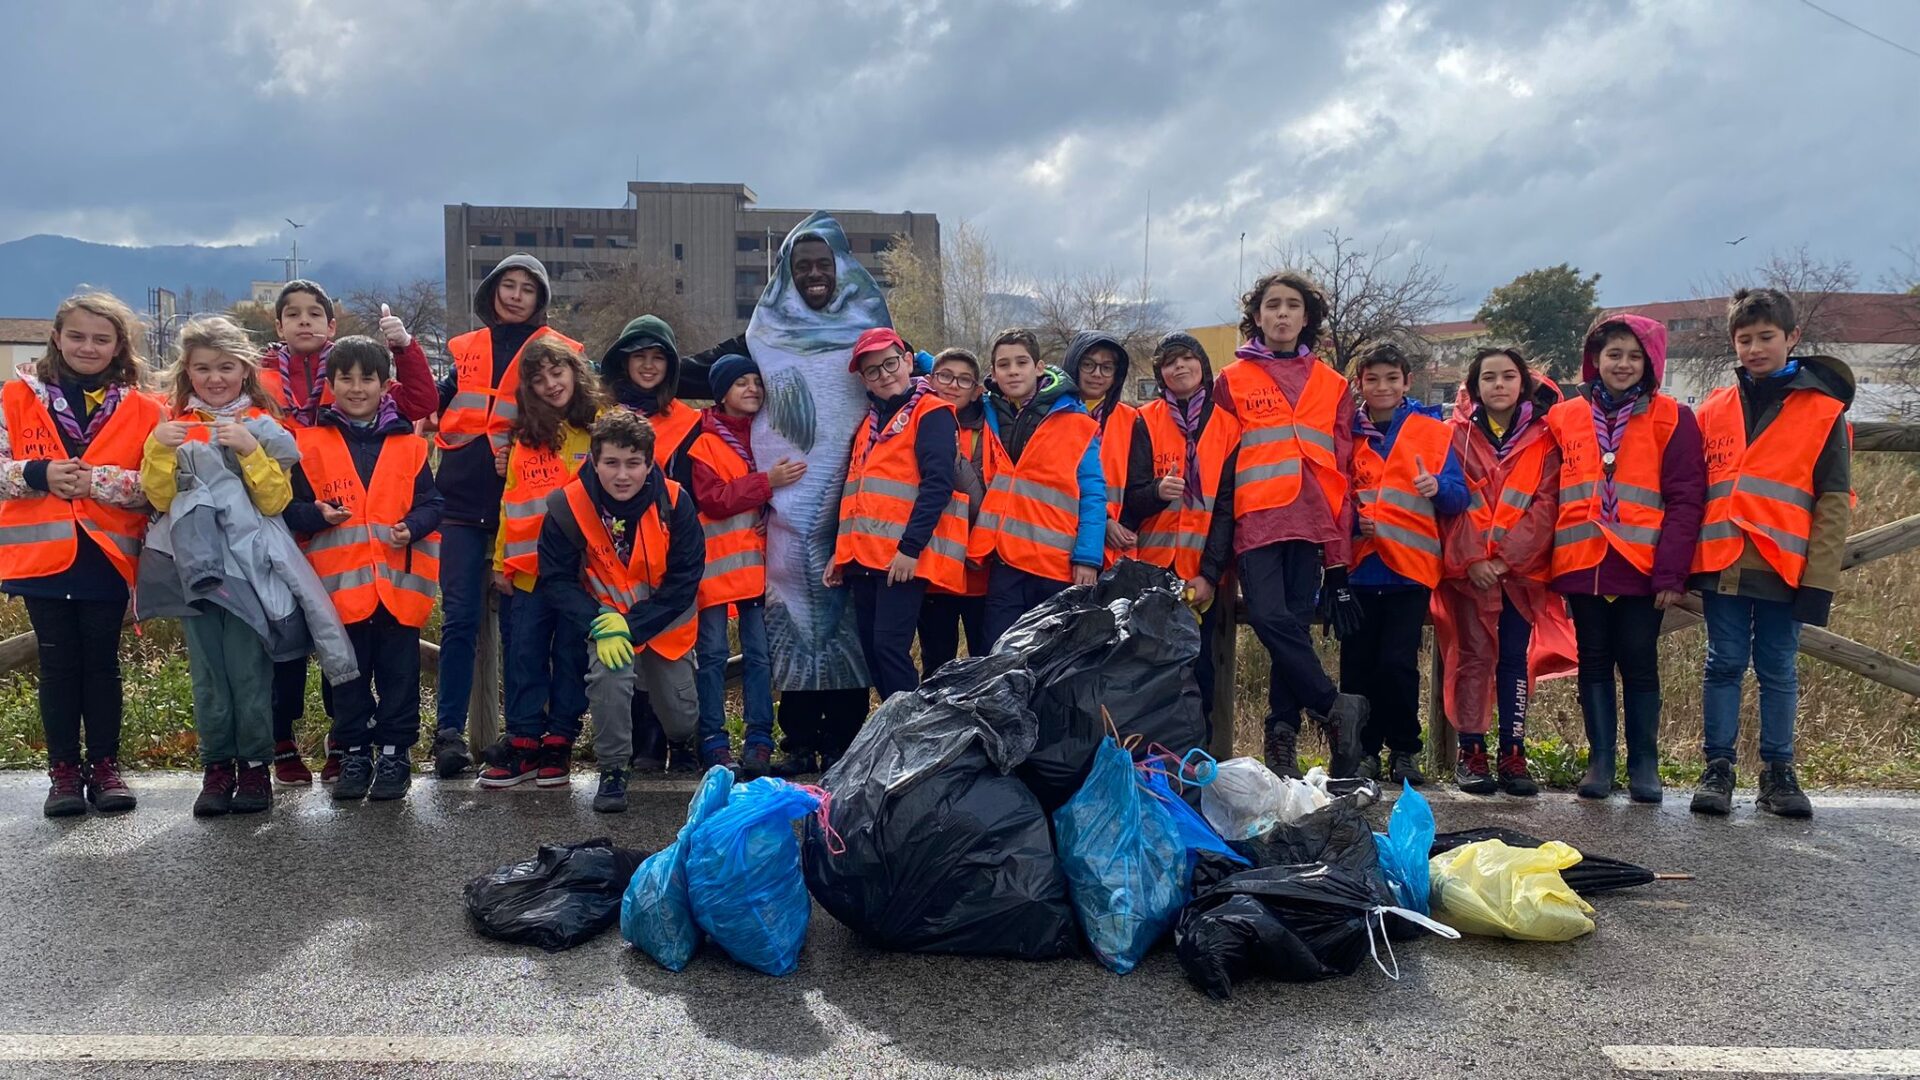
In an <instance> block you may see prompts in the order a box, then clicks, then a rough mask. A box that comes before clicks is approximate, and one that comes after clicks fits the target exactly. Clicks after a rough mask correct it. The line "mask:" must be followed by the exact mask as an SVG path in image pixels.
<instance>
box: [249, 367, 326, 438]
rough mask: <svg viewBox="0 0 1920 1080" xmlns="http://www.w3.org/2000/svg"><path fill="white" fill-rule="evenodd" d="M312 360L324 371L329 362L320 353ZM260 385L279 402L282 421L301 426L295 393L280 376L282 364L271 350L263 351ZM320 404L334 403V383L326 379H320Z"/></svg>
mask: <svg viewBox="0 0 1920 1080" xmlns="http://www.w3.org/2000/svg"><path fill="white" fill-rule="evenodd" d="M270 361H271V362H270ZM312 362H313V363H315V364H317V365H319V367H320V369H321V370H322V371H325V370H326V366H327V362H326V361H325V360H323V359H321V358H320V357H319V356H318V355H315V356H314V357H313V358H312ZM260 386H261V388H262V389H264V390H266V392H267V396H268V397H270V398H272V399H273V400H274V401H275V402H276V403H278V404H279V406H280V413H281V423H283V424H285V425H286V426H287V427H288V428H289V429H291V428H294V427H297V426H300V422H299V421H298V420H296V419H294V409H295V408H296V406H295V405H294V401H293V395H292V393H290V392H289V391H288V390H287V384H286V380H284V379H282V378H281V377H280V365H279V363H278V361H276V360H274V357H273V354H272V353H271V352H268V353H262V354H261V356H260ZM318 404H321V405H331V404H333V384H331V383H329V382H328V381H326V380H325V379H322V380H320V401H319V402H318Z"/></svg>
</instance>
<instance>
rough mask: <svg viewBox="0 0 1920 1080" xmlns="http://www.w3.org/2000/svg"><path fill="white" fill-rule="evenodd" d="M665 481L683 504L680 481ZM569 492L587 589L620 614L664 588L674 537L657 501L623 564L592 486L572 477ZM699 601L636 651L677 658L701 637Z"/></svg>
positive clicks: (674, 500) (673, 499)
mask: <svg viewBox="0 0 1920 1080" xmlns="http://www.w3.org/2000/svg"><path fill="white" fill-rule="evenodd" d="M660 482H661V483H663V484H665V485H666V489H667V501H668V504H669V505H672V506H678V505H679V503H680V500H681V499H682V498H685V497H686V496H684V495H683V494H682V493H681V489H680V485H679V484H676V483H674V482H673V481H672V480H669V479H667V478H666V477H664V476H663V477H661V478H660ZM561 491H563V492H565V498H566V502H567V509H568V510H569V511H570V512H571V513H572V515H573V521H574V525H575V526H576V527H578V528H579V530H580V537H581V539H582V540H583V541H584V542H585V544H586V559H585V560H584V561H585V564H586V565H585V569H584V571H583V573H584V576H585V577H586V585H587V591H588V592H589V593H591V594H593V598H594V599H595V600H598V601H600V603H601V604H603V605H605V606H607V607H609V608H612V609H613V610H615V611H618V612H620V613H621V614H623V615H625V614H631V613H632V611H633V609H634V607H635V606H636V605H638V604H640V603H641V602H643V601H645V600H647V599H648V598H649V597H651V596H652V595H653V591H654V590H655V589H657V588H659V587H660V581H661V579H663V578H664V577H666V573H667V550H668V547H669V546H670V543H671V537H670V536H669V535H668V534H667V527H666V525H665V524H664V523H663V522H661V520H660V507H659V504H658V503H657V502H654V503H649V504H648V506H647V509H646V512H645V513H643V514H641V515H640V525H639V535H638V536H635V537H634V538H633V553H632V555H631V556H629V557H628V559H627V561H626V562H624V563H622V562H621V561H620V558H619V556H618V555H617V554H616V553H615V551H614V546H613V537H612V536H611V535H609V534H608V533H607V526H606V524H605V523H604V522H602V521H601V520H600V511H599V510H598V509H596V508H595V507H594V505H593V496H591V495H588V494H587V487H586V485H585V484H583V483H581V482H580V481H579V480H572V481H569V482H568V483H567V486H566V487H564V488H562V489H561ZM697 605H698V601H696V602H695V603H692V604H688V605H687V609H686V610H685V611H682V612H680V613H679V614H678V615H676V616H674V619H673V621H672V622H671V623H669V624H667V628H666V629H664V630H662V631H660V632H659V633H658V634H656V635H654V637H653V638H652V639H651V640H648V641H636V642H634V643H633V648H634V651H635V652H643V651H647V650H651V651H653V652H654V653H656V654H658V655H659V656H661V657H662V658H664V659H667V660H678V659H680V658H681V657H683V656H685V655H687V652H688V650H690V649H692V648H693V642H694V639H695V638H696V637H698V636H699V624H698V623H697V622H695V621H694V612H695V610H696V609H697Z"/></svg>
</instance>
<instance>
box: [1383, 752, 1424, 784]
mask: <svg viewBox="0 0 1920 1080" xmlns="http://www.w3.org/2000/svg"><path fill="white" fill-rule="evenodd" d="M1419 762H1420V755H1418V754H1413V753H1408V752H1406V751H1401V752H1400V753H1397V754H1394V755H1393V757H1392V758H1391V759H1390V760H1389V761H1388V762H1387V779H1389V780H1392V781H1393V782H1394V783H1396V784H1401V783H1405V784H1412V785H1413V786H1414V787H1426V786H1427V774H1426V773H1423V772H1421V771H1420V764H1419Z"/></svg>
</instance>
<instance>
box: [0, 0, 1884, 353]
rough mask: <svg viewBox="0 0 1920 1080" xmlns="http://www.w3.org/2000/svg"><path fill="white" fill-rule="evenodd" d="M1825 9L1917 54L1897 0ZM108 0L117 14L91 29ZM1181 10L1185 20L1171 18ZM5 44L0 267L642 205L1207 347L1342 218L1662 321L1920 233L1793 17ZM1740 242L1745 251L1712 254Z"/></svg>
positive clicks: (250, 14) (925, 25) (1876, 132)
mask: <svg viewBox="0 0 1920 1080" xmlns="http://www.w3.org/2000/svg"><path fill="white" fill-rule="evenodd" d="M1821 6H1822V7H1825V8H1827V9H1829V10H1830V11H1832V12H1834V13H1836V14H1838V15H1841V16H1843V17H1845V18H1847V19H1850V20H1852V21H1853V22H1856V23H1859V24H1860V25H1862V26H1864V27H1866V28H1868V29H1870V30H1872V31H1874V32H1876V33H1879V34H1882V35H1884V36H1886V37H1888V38H1891V39H1893V40H1894V41H1896V42H1900V43H1902V44H1904V45H1906V46H1909V47H1911V48H1915V49H1920V3H1913V2H1910V0H1822V2H1821ZM116 7H119V8H125V9H127V12H128V13H125V14H121V15H118V16H111V17H110V16H104V15H103V14H101V13H102V12H104V11H107V10H108V9H109V8H116ZM1179 9H1186V13H1185V14H1171V13H1170V12H1173V11H1176V10H1179ZM9 23H10V25H9V32H8V33H7V34H6V35H5V36H4V38H3V39H0V71H4V72H5V74H4V76H0V78H3V79H4V85H5V86H6V88H7V94H6V99H7V102H8V105H9V108H8V110H7V112H8V125H7V126H8V135H7V143H8V147H9V151H10V152H9V154H8V158H9V161H8V168H7V169H6V179H5V181H4V183H0V240H5V239H11V238H14V237H18V236H25V235H29V234H32V233H38V232H55V233H63V234H66V235H71V236H77V237H81V238H83V239H89V240H98V241H106V242H115V243H137V244H152V243H181V242H199V243H218V242H237V241H252V240H260V239H268V238H272V237H274V236H276V235H278V234H279V233H280V232H281V231H282V230H284V229H285V226H284V224H283V223H282V221H281V219H282V218H283V217H286V216H290V217H292V218H294V219H295V220H298V221H304V222H307V223H309V224H310V227H309V228H308V229H306V230H304V231H303V233H302V237H301V243H302V247H303V250H309V251H315V250H319V249H323V250H324V252H325V254H326V255H327V256H328V257H329V258H342V259H346V260H348V261H358V262H363V263H367V264H371V265H378V264H379V263H380V262H381V261H382V260H394V262H395V264H396V265H400V264H410V265H413V266H420V265H423V264H424V265H427V266H437V264H438V261H439V258H440V256H439V250H440V246H441V229H442V218H441V207H442V205H443V204H445V203H450V202H462V201H465V202H472V203H480V204H524V205H562V206H609V207H611V206H618V205H620V202H621V200H622V199H623V197H624V188H623V185H624V183H625V181H626V180H627V179H628V178H630V177H631V176H632V175H633V170H634V162H635V158H636V156H637V157H638V160H639V175H640V177H641V178H644V179H655V180H686V181H744V182H745V183H747V184H749V185H750V186H752V187H753V188H754V189H755V191H757V192H758V193H759V195H760V197H761V202H762V205H767V206H782V207H803V208H804V207H814V206H828V207H832V206H847V207H856V208H866V209H878V210H908V209H911V210H918V211H932V212H935V213H938V214H939V215H940V217H941V219H942V220H943V221H945V222H948V223H952V222H955V221H958V220H960V219H968V220H971V221H973V222H974V223H975V224H977V225H978V226H980V227H981V228H982V229H984V230H985V231H986V232H987V233H988V235H989V236H990V237H991V238H992V240H993V242H994V244H995V246H996V248H997V249H998V250H999V252H1000V253H1001V255H1002V256H1003V258H1004V259H1005V260H1006V261H1007V262H1009V263H1010V264H1012V265H1013V266H1015V267H1018V268H1021V269H1024V270H1026V271H1028V272H1030V273H1034V274H1056V273H1063V272H1072V271H1075V270H1080V269H1091V268H1099V267H1104V266H1113V267H1115V268H1118V269H1120V270H1122V271H1124V272H1125V273H1127V274H1129V275H1133V274H1137V273H1138V271H1139V267H1140V264H1141V254H1142V238H1143V233H1142V229H1143V218H1144V216H1145V212H1146V209H1147V204H1148V193H1149V191H1151V198H1152V207H1153V225H1152V279H1153V283H1154V288H1155V292H1156V293H1158V294H1159V295H1161V296H1163V297H1165V298H1166V299H1168V300H1170V301H1172V302H1173V303H1175V304H1176V305H1177V310H1178V311H1179V313H1180V314H1181V315H1182V316H1183V317H1184V319H1185V320H1186V321H1188V322H1192V323H1201V322H1212V321H1219V320H1221V319H1224V318H1225V317H1226V315H1227V314H1228V312H1229V310H1230V304H1231V301H1230V296H1231V293H1232V291H1233V289H1234V288H1235V284H1236V275H1237V273H1238V267H1237V262H1236V260H1237V256H1238V244H1239V238H1240V234H1241V233H1242V232H1244V233H1245V234H1246V251H1247V273H1248V276H1249V277H1250V276H1251V275H1252V273H1253V272H1254V271H1255V270H1256V269H1257V268H1258V267H1260V266H1261V265H1262V264H1263V263H1264V262H1265V261H1266V260H1267V259H1268V258H1270V257H1271V254H1272V251H1273V248H1274V246H1275V244H1276V243H1277V242H1280V241H1283V240H1287V239H1292V238H1311V237H1312V236H1313V235H1314V234H1315V233H1316V232H1317V231H1318V230H1320V229H1324V228H1327V227H1332V226H1337V227H1339V228H1341V229H1343V230H1345V231H1346V232H1348V233H1351V234H1354V235H1356V236H1359V237H1361V238H1364V239H1369V240H1370V239H1374V238H1378V237H1381V236H1384V235H1388V234H1393V235H1397V236H1398V237H1400V238H1401V239H1403V240H1405V241H1407V242H1409V243H1410V244H1417V245H1421V246H1423V247H1425V248H1426V249H1428V254H1429V258H1430V259H1432V260H1433V261H1435V262H1439V263H1444V264H1446V265H1447V267H1448V268H1449V276H1450V277H1451V278H1452V280H1453V281H1454V282H1455V284H1456V286H1457V289H1458V291H1459V293H1460V295H1461V297H1462V305H1463V307H1464V308H1465V309H1466V310H1467V311H1469V312H1470V311H1471V309H1472V307H1473V306H1474V305H1475V303H1476V302H1477V301H1478V299H1479V298H1480V297H1481V296H1483V295H1484V294H1485V292H1486V290H1487V289H1488V288H1489V287H1491V286H1493V285H1497V284H1499V283H1501V282H1504V281H1506V280H1508V279H1510V278H1512V277H1513V276H1514V275H1515V274H1517V273H1519V272H1522V271H1525V270H1527V269H1530V268H1533V267H1537V266H1543V265H1551V264H1554V263H1559V262H1562V261H1570V262H1572V263H1574V264H1575V265H1577V266H1579V267H1581V268H1582V269H1583V270H1587V271H1598V272H1600V273H1601V274H1602V275H1603V277H1602V281H1601V290H1602V300H1603V301H1604V302H1607V303H1616V304H1618V303H1631V302H1637V301H1646V300H1654V299H1665V298H1676V297H1682V296H1685V295H1688V294H1689V291H1690V290H1691V289H1692V288H1693V287H1694V286H1695V285H1696V284H1697V283H1700V282H1702V281H1705V280H1707V279H1708V278H1710V277H1712V276H1713V275H1716V274H1718V273H1720V272H1724V271H1729V270H1734V269H1738V268H1741V267H1744V266H1750V265H1752V264H1753V263H1754V262H1755V261H1757V260H1758V259H1760V258H1762V257H1764V256H1765V254H1766V253H1767V252H1768V251H1769V250H1771V249H1786V248H1792V247H1795V246H1797V245H1800V244H1802V243H1805V244H1808V245H1810V246H1811V248H1812V249H1813V251H1814V252H1815V253H1816V254H1818V255H1822V256H1828V257H1846V258H1850V259H1851V260H1852V261H1853V262H1854V263H1855V265H1856V266H1857V267H1858V268H1859V269H1860V270H1861V272H1862V275H1863V279H1864V280H1863V284H1866V285H1872V284H1874V283H1875V282H1876V281H1877V279H1878V278H1879V276H1880V275H1881V274H1882V273H1883V272H1884V271H1885V270H1886V269H1887V268H1888V267H1890V266H1891V265H1893V264H1894V263H1895V261H1896V256H1895V254H1894V251H1893V248H1894V246H1895V245H1913V244H1920V210H1917V209H1916V202H1917V200H1916V194H1915V192H1916V180H1917V179H1920V135H1916V131H1920V119H1916V111H1917V110H1916V106H1917V105H1920V94H1916V90H1920V57H1916V56H1913V55H1910V54H1907V53H1903V52H1901V51H1899V50H1897V49H1895V48H1893V47H1890V46H1888V45H1886V44H1882V43H1880V42H1878V41H1875V40H1873V39H1872V38H1871V37H1868V36H1867V35H1866V34H1863V33H1861V32H1858V31H1856V30H1853V29H1849V28H1847V27H1846V26H1843V25H1841V24H1840V23H1838V22H1836V21H1835V20H1833V19H1832V18H1829V17H1827V16H1825V15H1823V14H1821V13H1820V12H1818V11H1816V10H1814V9H1813V8H1812V7H1810V6H1808V5H1807V4H1806V3H1804V2H1803V0H1739V2H1723V3H1706V2H1693V0H1658V2H1651V0H1650V2H1645V3H1627V2H1590V3H1557V2H1556V3H1534V2H1527V3H1520V2H1514V3H1496V2H1493V0H1461V2H1453V3H1442V2H1435V3H1425V2H1397V0H1396V2H1391V3H1385V4H1368V5H1362V4H1357V3H1356V4H1349V3H1344V2H1339V3H1336V2H1333V0H1324V2H1319V3H1291V2H1286V3H1282V2H1259V3H1256V2H1238V3H1236V2H1220V3H1214V2H1207V0H1188V2H1186V3H1182V4H1179V5H1172V4H1167V3H1164V2H1162V0H1113V2H1108V0H1102V2H1099V3H1072V2H1059V0H1040V2H1033V3H986V2H971V0H969V2H964V3H963V2H950V3H948V2H941V0H908V2H896V3H889V2H885V0H857V2H849V3H835V4H816V3H805V2H801V3H795V2H791V0H767V2H761V0H697V2H673V3H659V4H645V3H640V2H626V0H567V2H554V3H529V2H521V3H495V2H479V0H436V2H433V3H420V2H416V0H326V2H313V0H231V2H228V0H206V2H190V0H166V2H159V3H152V4H147V5H134V4H127V5H106V4H91V3H86V4H52V3H36V4H31V5H25V6H24V8H23V9H22V10H15V11H10V12H9ZM1739 236H1746V237H1747V239H1746V241H1745V242H1744V243H1743V244H1741V245H1739V246H1738V247H1728V246H1727V245H1726V243H1725V241H1728V240H1732V239H1734V238H1736V237H1739Z"/></svg>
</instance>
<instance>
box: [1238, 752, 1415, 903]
mask: <svg viewBox="0 0 1920 1080" xmlns="http://www.w3.org/2000/svg"><path fill="white" fill-rule="evenodd" d="M1379 798H1380V787H1379V785H1378V784H1374V783H1372V782H1371V781H1365V782H1361V783H1359V784H1356V785H1353V789H1352V790H1350V791H1349V792H1348V793H1347V794H1345V795H1340V796H1338V797H1337V798H1335V799H1333V800H1332V801H1330V802H1328V803H1327V805H1325V806H1323V807H1321V808H1320V809H1318V810H1315V811H1314V812H1312V813H1311V814H1308V815H1307V816H1305V817H1303V818H1301V819H1299V820H1298V821H1295V822H1293V823H1291V824H1285V825H1276V826H1274V827H1273V828H1272V829H1269V830H1268V831H1267V832H1265V833H1264V834H1262V835H1260V836H1257V837H1255V838H1253V839H1251V840H1230V841H1228V846H1230V847H1232V848H1233V849H1234V850H1235V851H1238V852H1239V853H1240V854H1242V855H1245V856H1246V857H1247V858H1248V859H1251V860H1252V861H1253V865H1255V866H1295V865H1299V864H1302V863H1318V862H1324V863H1331V864H1333V865H1334V866H1338V867H1340V868H1341V869H1343V870H1346V871H1348V872H1349V873H1351V874H1353V875H1354V876H1355V877H1358V878H1361V879H1363V880H1365V881H1367V882H1368V883H1369V885H1370V886H1371V887H1374V888H1376V889H1377V891H1376V893H1375V895H1376V896H1377V897H1378V900H1377V901H1376V902H1377V903H1382V904H1390V903H1392V902H1393V891H1392V890H1391V889H1390V888H1388V887H1387V879H1386V874H1385V873H1384V872H1383V871H1382V870H1381V869H1380V849H1379V848H1378V847H1376V846H1375V845H1374V841H1373V825H1372V824H1371V823H1370V822H1368V821H1367V815H1366V808H1367V807H1369V806H1371V805H1373V804H1374V803H1375V802H1377V801H1378V800H1379Z"/></svg>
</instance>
